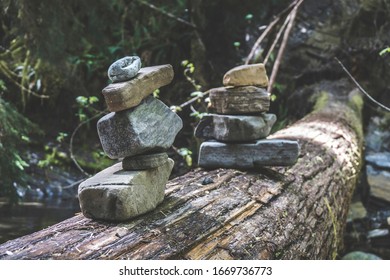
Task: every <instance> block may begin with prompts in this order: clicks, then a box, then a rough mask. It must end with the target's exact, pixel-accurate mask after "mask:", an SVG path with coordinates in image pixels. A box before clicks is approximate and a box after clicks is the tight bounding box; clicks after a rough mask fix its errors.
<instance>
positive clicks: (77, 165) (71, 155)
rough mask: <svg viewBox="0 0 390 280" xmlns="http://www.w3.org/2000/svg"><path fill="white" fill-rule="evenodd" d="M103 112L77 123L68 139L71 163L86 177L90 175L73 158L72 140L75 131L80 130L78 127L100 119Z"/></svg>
mask: <svg viewBox="0 0 390 280" xmlns="http://www.w3.org/2000/svg"><path fill="white" fill-rule="evenodd" d="M104 113H105V112H100V113H98V114H96V115H95V116H93V117H91V118H89V119H87V120H85V121H83V122H81V123H79V125H78V126H77V127H76V128H75V130H73V133H72V136H71V137H70V143H69V153H70V158H71V159H72V161H73V162H74V164H75V165H76V167H77V168H78V169H79V170H80V171H81V172H82V173H83V174H84V175H85V176H88V177H91V176H92V175H91V174H89V173H88V172H86V171H85V170H84V169H83V168H82V167H81V166H80V164H79V163H78V162H77V160H76V158H75V156H74V153H73V140H74V137H75V135H76V133H77V131H78V130H79V129H80V127H82V126H83V125H84V124H86V123H88V122H90V121H91V120H93V119H96V118H98V117H100V116H101V115H103V114H104Z"/></svg>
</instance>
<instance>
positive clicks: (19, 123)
mask: <svg viewBox="0 0 390 280" xmlns="http://www.w3.org/2000/svg"><path fill="white" fill-rule="evenodd" d="M31 131H37V127H36V126H35V125H34V124H32V123H31V122H30V121H29V120H27V119H26V118H24V117H23V116H22V115H20V114H19V113H18V112H17V111H16V110H15V109H14V108H13V106H12V105H10V104H9V103H6V102H4V100H3V99H2V98H1V97H0V155H1V156H0V196H6V197H9V198H10V199H11V201H12V202H15V201H16V199H17V194H16V189H15V187H14V185H15V184H22V183H23V182H24V180H25V178H26V177H25V172H24V169H25V167H27V166H28V164H27V162H26V161H25V160H24V159H23V155H22V152H21V151H22V149H21V148H22V146H23V144H24V143H25V142H28V141H29V137H28V136H27V135H28V134H29V133H31Z"/></svg>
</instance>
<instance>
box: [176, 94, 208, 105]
mask: <svg viewBox="0 0 390 280" xmlns="http://www.w3.org/2000/svg"><path fill="white" fill-rule="evenodd" d="M208 94H209V91H206V92H204V93H203V94H202V95H200V96H195V97H193V98H191V99H190V100H187V101H186V102H184V103H183V104H181V105H179V106H178V107H180V108H183V107H186V106H188V105H190V104H192V103H194V102H195V101H197V100H198V99H201V98H203V97H205V96H206V95H208Z"/></svg>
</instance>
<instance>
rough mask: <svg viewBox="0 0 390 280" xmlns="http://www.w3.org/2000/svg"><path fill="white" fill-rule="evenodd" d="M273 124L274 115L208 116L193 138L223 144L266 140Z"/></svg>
mask: <svg viewBox="0 0 390 280" xmlns="http://www.w3.org/2000/svg"><path fill="white" fill-rule="evenodd" d="M275 122H276V116H275V115H274V114H263V115H260V116H239V115H209V116H205V117H204V119H202V121H201V122H200V123H199V125H198V126H197V127H196V129H195V136H196V137H198V138H203V139H216V140H218V141H224V142H248V141H253V140H258V139H263V138H266V137H267V136H268V135H269V133H270V131H271V128H272V126H273V125H274V123H275Z"/></svg>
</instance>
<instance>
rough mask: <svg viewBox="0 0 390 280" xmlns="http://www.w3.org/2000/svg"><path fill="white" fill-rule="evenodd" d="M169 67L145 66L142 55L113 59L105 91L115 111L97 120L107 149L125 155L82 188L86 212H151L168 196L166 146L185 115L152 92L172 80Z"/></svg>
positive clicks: (125, 215) (118, 215) (109, 215)
mask: <svg viewBox="0 0 390 280" xmlns="http://www.w3.org/2000/svg"><path fill="white" fill-rule="evenodd" d="M173 75H174V73H173V69H172V66H171V65H160V66H153V67H145V68H141V61H140V59H139V57H125V58H122V59H120V60H118V61H116V62H115V63H113V64H112V65H111V66H110V68H109V70H108V76H109V78H110V79H111V80H112V81H113V83H112V84H110V85H108V86H107V87H106V88H104V89H103V91H102V93H103V95H104V98H105V101H106V103H107V106H108V109H109V110H110V111H111V113H109V114H107V115H106V116H104V117H102V118H101V119H100V120H99V121H98V124H97V129H98V134H99V138H100V142H101V144H102V147H103V150H104V152H105V153H106V154H107V155H108V156H109V157H110V158H111V159H123V160H122V162H119V163H117V164H115V165H113V166H111V167H109V168H107V169H105V170H103V171H101V172H99V173H98V174H96V175H95V176H93V177H92V178H89V179H87V180H86V181H84V182H83V183H81V184H80V186H79V200H80V206H81V210H82V212H83V214H84V216H86V217H88V218H94V219H103V220H110V221H123V220H127V219H129V218H132V217H135V216H138V215H141V214H144V213H146V212H148V211H150V210H153V209H154V208H155V207H156V206H157V205H158V204H159V203H160V202H162V201H163V199H164V193H165V185H166V183H167V181H168V178H169V175H170V173H171V171H172V168H173V164H174V162H173V160H172V159H170V158H168V155H167V154H166V150H167V149H168V148H169V147H170V146H171V145H172V144H173V141H174V140H175V137H176V135H177V133H178V132H179V131H180V129H181V128H182V126H183V124H182V120H181V118H180V117H179V116H178V115H177V114H175V113H174V112H172V111H171V110H170V108H169V107H168V106H166V105H165V104H164V103H163V102H161V101H160V100H158V99H156V98H154V97H153V96H152V95H151V93H152V92H153V91H155V90H156V89H158V88H160V87H162V86H165V85H167V84H169V83H170V82H171V81H172V79H173Z"/></svg>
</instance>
